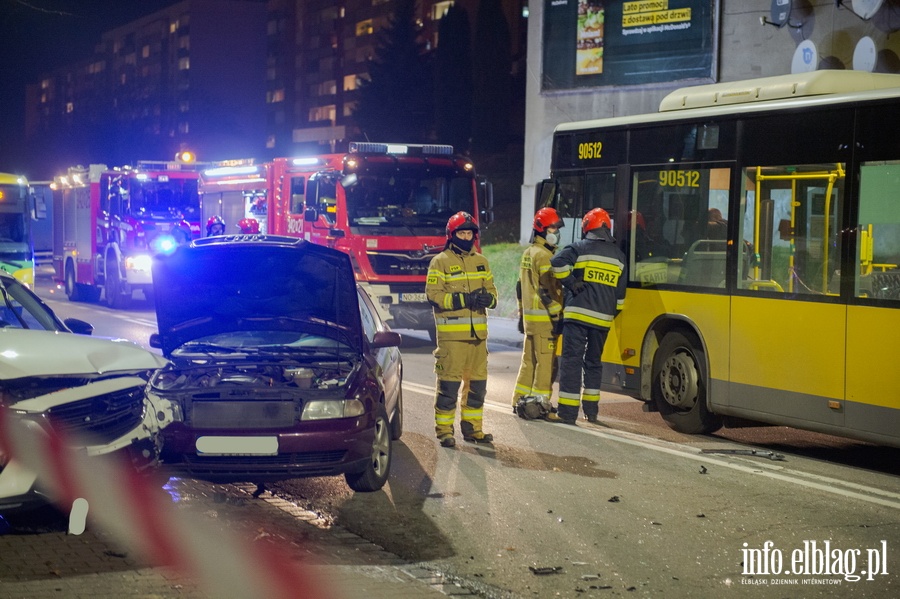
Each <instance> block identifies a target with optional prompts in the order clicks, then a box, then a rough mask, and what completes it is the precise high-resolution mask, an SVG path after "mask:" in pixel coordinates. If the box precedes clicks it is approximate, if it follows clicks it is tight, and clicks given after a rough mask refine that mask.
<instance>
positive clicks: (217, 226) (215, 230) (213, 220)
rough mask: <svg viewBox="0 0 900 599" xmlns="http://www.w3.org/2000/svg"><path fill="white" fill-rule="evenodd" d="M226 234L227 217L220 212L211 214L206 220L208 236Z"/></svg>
mask: <svg viewBox="0 0 900 599" xmlns="http://www.w3.org/2000/svg"><path fill="white" fill-rule="evenodd" d="M224 234H225V219H224V218H222V217H221V216H219V215H218V214H216V215H214V216H210V217H209V220H208V221H206V236H207V237H213V236H215V235H224Z"/></svg>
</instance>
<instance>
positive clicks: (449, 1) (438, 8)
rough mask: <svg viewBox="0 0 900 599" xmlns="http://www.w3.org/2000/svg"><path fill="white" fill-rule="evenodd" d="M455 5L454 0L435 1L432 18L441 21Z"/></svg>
mask: <svg viewBox="0 0 900 599" xmlns="http://www.w3.org/2000/svg"><path fill="white" fill-rule="evenodd" d="M451 6H453V0H446V1H444V2H435V3H434V5H433V6H432V7H431V20H432V21H440V20H441V19H443V18H444V15H445V14H447V9H448V8H450V7H451Z"/></svg>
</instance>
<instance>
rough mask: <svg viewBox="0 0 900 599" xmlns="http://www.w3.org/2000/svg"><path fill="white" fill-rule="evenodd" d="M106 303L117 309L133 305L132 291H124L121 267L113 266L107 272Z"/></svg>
mask: <svg viewBox="0 0 900 599" xmlns="http://www.w3.org/2000/svg"><path fill="white" fill-rule="evenodd" d="M106 304H107V305H108V306H109V307H110V308H113V309H115V310H124V309H126V308H128V306H129V305H131V293H127V294H126V293H123V292H122V280H121V278H120V277H119V269H118V268H113V269H112V270H109V271H107V273H106Z"/></svg>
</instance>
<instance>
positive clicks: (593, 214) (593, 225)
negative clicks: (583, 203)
mask: <svg viewBox="0 0 900 599" xmlns="http://www.w3.org/2000/svg"><path fill="white" fill-rule="evenodd" d="M603 225H606V228H607V229H610V230H612V221H611V220H609V214H607V212H606V210H604V209H603V208H594V209H593V210H591V211H589V212H588V213H587V214H585V215H584V218H583V219H581V234H582V235H587V233H588V231H593V230H594V229H599V228H600V227H602V226H603Z"/></svg>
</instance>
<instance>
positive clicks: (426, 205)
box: [344, 169, 475, 236]
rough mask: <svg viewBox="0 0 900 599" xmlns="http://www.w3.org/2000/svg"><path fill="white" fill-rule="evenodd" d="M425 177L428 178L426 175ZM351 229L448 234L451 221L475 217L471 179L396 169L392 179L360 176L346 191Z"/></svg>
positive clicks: (372, 232)
mask: <svg viewBox="0 0 900 599" xmlns="http://www.w3.org/2000/svg"><path fill="white" fill-rule="evenodd" d="M423 175H425V176H423ZM344 191H345V194H346V198H347V216H348V218H349V221H350V226H351V227H359V228H361V229H364V231H361V232H363V233H368V234H371V235H407V236H412V235H444V230H445V228H446V226H447V219H448V218H450V216H452V215H453V214H455V213H457V212H459V211H460V210H464V211H466V212H470V213H473V214H474V212H475V197H474V186H473V181H472V177H471V176H465V175H462V174H457V173H455V172H452V171H450V170H449V169H448V172H447V173H446V174H445V175H441V174H436V173H435V171H434V170H431V171H430V172H428V173H423V172H421V170H420V169H408V170H405V169H401V170H399V171H397V170H394V169H392V173H391V174H390V175H388V176H374V175H373V173H371V172H369V173H365V172H364V173H360V174H359V175H358V177H357V179H356V182H355V183H354V184H353V185H351V186H349V187H347V188H345V190H344Z"/></svg>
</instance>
